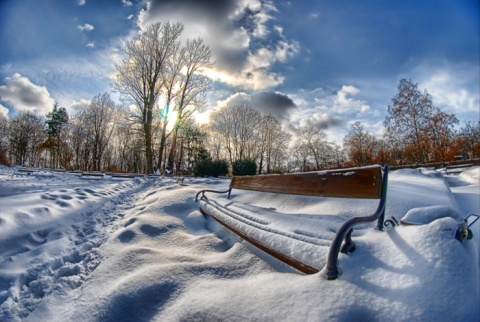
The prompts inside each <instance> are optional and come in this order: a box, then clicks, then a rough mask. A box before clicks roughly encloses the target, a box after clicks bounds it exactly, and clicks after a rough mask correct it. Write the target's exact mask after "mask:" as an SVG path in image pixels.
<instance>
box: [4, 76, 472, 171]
mask: <svg viewBox="0 0 480 322" xmlns="http://www.w3.org/2000/svg"><path fill="white" fill-rule="evenodd" d="M164 122H165V120H164V119H162V118H161V117H156V118H155V121H154V122H153V127H154V128H156V129H162V128H163V125H164ZM457 124H458V120H457V119H456V117H455V116H454V115H452V114H446V113H444V112H442V111H440V110H439V109H437V108H435V107H433V105H432V104H431V98H430V96H429V95H428V93H427V92H424V93H420V92H419V91H418V90H417V85H415V84H413V83H412V82H411V81H407V80H401V81H400V85H399V91H398V94H397V95H396V96H395V97H394V98H393V99H392V105H390V106H389V107H388V115H387V117H386V118H385V122H384V125H385V136H384V137H383V138H375V137H374V136H373V135H372V134H371V133H369V132H368V131H367V130H366V129H365V128H364V127H363V125H362V124H361V123H360V122H355V123H353V124H352V125H351V126H350V129H349V132H348V133H347V135H346V136H345V138H344V141H343V148H342V147H340V146H339V145H337V144H334V143H331V142H330V141H329V140H328V137H327V135H326V134H325V132H324V131H323V130H322V129H321V128H319V127H315V126H309V127H303V128H298V129H296V130H295V131H294V132H289V131H287V130H285V129H284V128H283V127H282V125H281V123H280V121H279V120H278V119H276V118H275V117H274V116H272V115H264V114H261V113H260V112H259V111H258V110H257V109H255V108H254V107H252V106H249V105H231V106H226V107H224V108H222V109H220V110H218V111H216V112H214V113H212V115H211V121H210V123H209V124H204V125H198V124H196V123H195V122H194V121H193V118H192V117H189V118H187V119H186V120H184V122H183V123H182V124H181V126H180V127H178V128H176V129H173V128H168V127H167V128H166V133H173V132H172V131H174V130H176V131H177V137H176V146H175V153H174V155H175V158H174V159H173V167H169V165H168V155H169V153H165V151H169V150H171V148H172V146H173V140H172V136H171V135H168V136H167V137H166V139H165V140H164V142H163V145H161V140H162V136H161V135H160V133H161V131H155V132H154V133H156V135H154V136H152V151H153V155H152V159H153V160H156V161H155V163H154V164H153V165H152V168H153V169H154V171H157V170H158V172H160V173H163V172H164V171H165V170H167V172H168V173H172V172H173V174H175V175H180V174H196V175H216V176H218V175H225V174H227V173H228V172H230V173H231V172H232V171H233V172H236V173H247V174H252V173H284V172H291V171H313V170H321V169H326V168H337V167H348V166H364V165H368V164H390V165H393V166H395V165H405V164H426V163H433V162H448V161H454V160H455V159H456V158H457V159H458V158H459V156H461V158H462V159H464V160H468V159H475V158H479V157H480V122H478V121H477V122H472V121H468V122H466V123H465V124H464V126H463V127H461V128H460V130H457V131H456V130H455V129H454V126H455V125H457ZM144 144H145V143H144V137H143V135H142V132H141V131H138V130H135V123H134V122H132V121H131V119H130V118H129V110H128V109H127V108H124V107H119V106H116V105H115V103H114V102H113V101H112V100H111V98H110V96H109V94H108V93H103V94H99V95H97V96H95V97H94V98H93V99H92V100H91V103H90V105H89V106H88V107H86V108H84V109H83V110H81V111H80V112H79V113H77V114H75V115H73V116H72V117H70V116H69V115H68V113H67V111H66V109H65V108H59V107H57V106H55V107H54V108H53V110H52V111H51V112H50V113H48V114H47V115H45V116H43V117H42V116H36V115H34V114H31V113H28V112H22V113H19V114H17V115H15V116H14V117H12V118H10V119H7V118H6V117H5V116H2V115H0V162H1V163H2V164H6V165H8V164H18V165H26V166H37V167H51V168H59V167H62V168H65V169H81V170H98V171H116V172H143V173H151V171H149V167H148V165H147V158H146V156H145V145H144ZM160 147H162V148H163V150H164V151H163V152H164V153H160V150H159V148H160ZM242 169H243V170H242ZM242 171H243V172H242Z"/></svg>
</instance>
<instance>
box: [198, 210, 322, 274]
mask: <svg viewBox="0 0 480 322" xmlns="http://www.w3.org/2000/svg"><path fill="white" fill-rule="evenodd" d="M200 211H201V212H202V214H203V215H204V216H210V217H211V218H213V219H215V220H216V221H217V222H219V223H220V224H222V225H223V226H225V227H226V228H228V229H229V230H231V231H232V232H233V233H235V234H237V235H238V236H240V237H241V238H242V239H244V240H246V241H247V242H249V243H250V244H252V245H253V246H255V247H257V248H259V249H261V250H262V251H264V252H265V253H267V254H269V255H271V256H273V257H275V258H276V259H278V260H280V261H282V262H284V263H285V264H287V265H289V266H291V267H293V268H295V269H296V270H298V271H300V272H302V273H305V274H315V273H318V269H316V268H314V267H311V266H309V265H307V264H304V263H302V262H300V261H298V260H296V259H294V258H292V257H290V256H287V255H285V254H283V253H281V252H279V251H277V250H275V249H273V248H270V247H268V246H267V245H265V244H263V243H261V242H260V241H258V240H256V239H255V238H252V237H250V236H248V235H247V234H245V233H243V232H241V231H240V230H238V229H235V228H234V227H233V226H231V225H229V224H227V223H226V222H225V221H223V220H221V219H220V218H218V217H217V216H215V215H213V214H211V213H207V212H206V211H205V210H204V209H202V208H200Z"/></svg>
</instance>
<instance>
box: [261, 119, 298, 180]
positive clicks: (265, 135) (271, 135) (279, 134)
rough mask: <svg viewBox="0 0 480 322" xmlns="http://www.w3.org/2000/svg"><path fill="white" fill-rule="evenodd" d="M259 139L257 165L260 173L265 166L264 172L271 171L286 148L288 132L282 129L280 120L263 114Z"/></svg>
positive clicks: (288, 138) (288, 137)
mask: <svg viewBox="0 0 480 322" xmlns="http://www.w3.org/2000/svg"><path fill="white" fill-rule="evenodd" d="M259 136H260V140H259V142H258V144H257V146H258V149H259V166H258V173H259V174H260V173H261V172H262V170H263V168H264V165H265V166H266V173H272V171H273V168H274V166H275V165H278V163H277V162H278V161H279V160H280V159H281V158H282V156H283V154H284V152H285V151H286V150H287V147H288V141H289V140H290V134H288V133H286V132H285V131H283V130H282V127H281V125H280V122H279V121H278V119H277V118H275V117H274V116H272V115H271V114H270V115H265V116H263V117H262V118H261V120H260V125H259Z"/></svg>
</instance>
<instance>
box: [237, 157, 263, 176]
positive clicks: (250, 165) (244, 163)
mask: <svg viewBox="0 0 480 322" xmlns="http://www.w3.org/2000/svg"><path fill="white" fill-rule="evenodd" d="M232 172H233V175H234V176H252V175H255V174H256V173H257V164H256V163H255V161H253V160H248V159H247V160H238V161H235V162H233V165H232Z"/></svg>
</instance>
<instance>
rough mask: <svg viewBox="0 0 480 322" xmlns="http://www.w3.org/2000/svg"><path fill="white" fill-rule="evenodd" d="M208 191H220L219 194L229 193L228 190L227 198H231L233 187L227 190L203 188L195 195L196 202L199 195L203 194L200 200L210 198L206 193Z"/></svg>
mask: <svg viewBox="0 0 480 322" xmlns="http://www.w3.org/2000/svg"><path fill="white" fill-rule="evenodd" d="M206 192H211V193H218V194H221V193H227V192H228V196H227V199H230V193H231V192H232V188H229V189H228V190H225V191H218V190H202V191H199V192H198V193H197V194H196V195H195V202H197V201H198V199H199V198H198V196H199V195H200V194H201V195H202V196H201V197H200V200H204V199H208V198H207V196H206V195H205V193H206Z"/></svg>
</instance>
